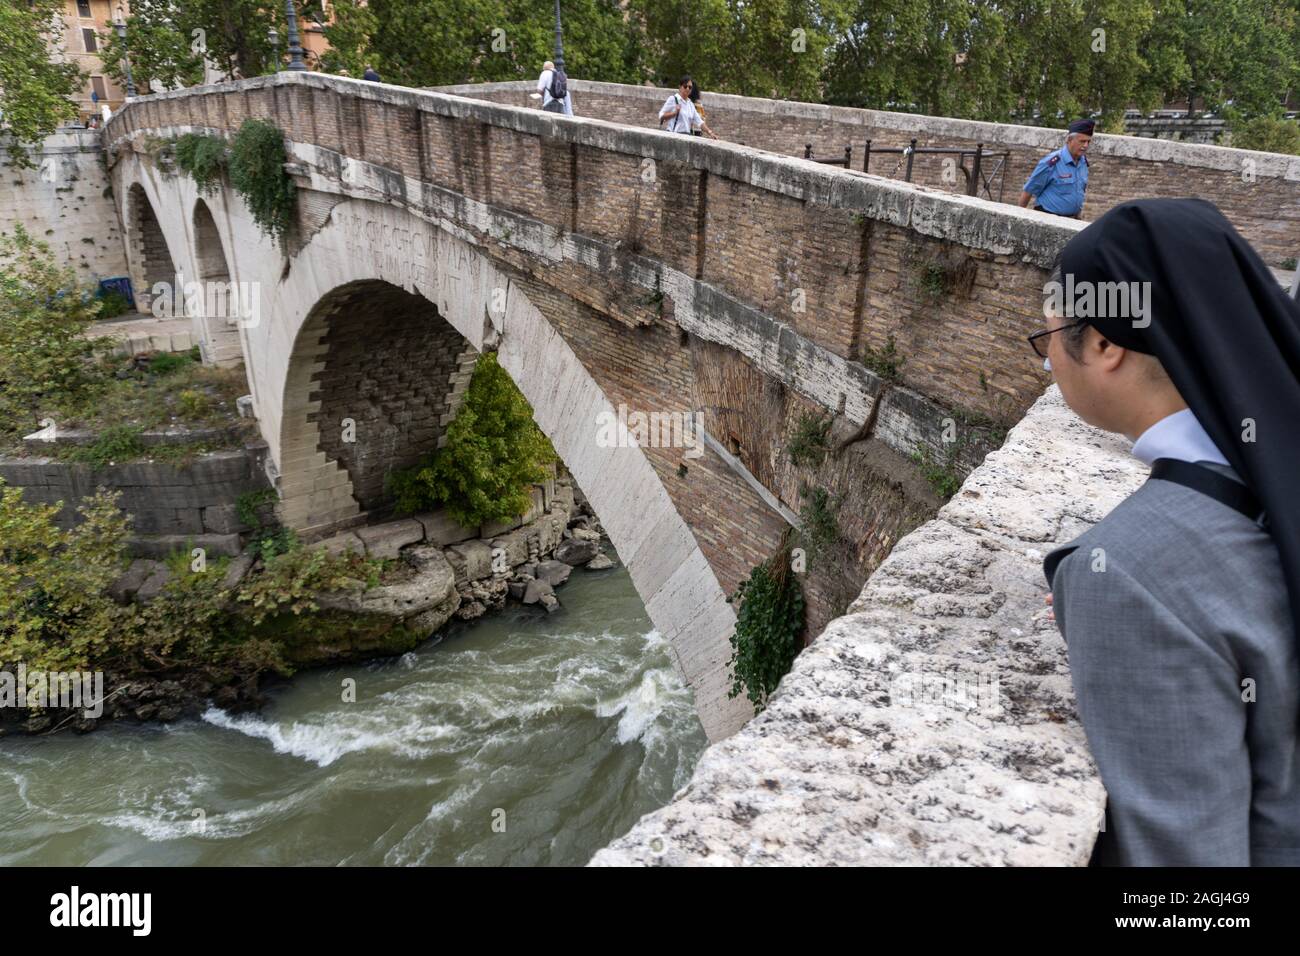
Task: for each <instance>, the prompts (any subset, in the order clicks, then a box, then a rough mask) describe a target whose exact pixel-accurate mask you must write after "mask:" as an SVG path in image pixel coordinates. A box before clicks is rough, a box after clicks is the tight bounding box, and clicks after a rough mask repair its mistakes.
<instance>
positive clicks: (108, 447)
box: [67, 425, 145, 471]
mask: <svg viewBox="0 0 1300 956" xmlns="http://www.w3.org/2000/svg"><path fill="white" fill-rule="evenodd" d="M142 431H144V429H142V428H141V427H140V426H139V425H112V426H110V427H108V428H106V429H104V431H102V432H100V433H99V434H98V435H97V436H95V440H94V441H93V442H91V443H90V444H89V445H81V446H78V447H76V448H74V449H73V450H72V451H71V452H70V453H69V454H68V456H67V457H68V460H70V461H80V462H85V463H86V464H88V465H90V466H91V468H92V469H94V470H96V471H98V470H99V469H101V468H105V467H107V466H108V465H111V464H114V463H115V462H122V461H130V460H131V459H132V458H138V457H139V456H140V455H143V454H144V451H145V446H144V442H143V441H141V439H140V433H141V432H142Z"/></svg>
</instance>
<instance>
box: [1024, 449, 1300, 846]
mask: <svg viewBox="0 0 1300 956" xmlns="http://www.w3.org/2000/svg"><path fill="white" fill-rule="evenodd" d="M1202 464H1204V463H1202ZM1207 467H1213V468H1215V469H1216V470H1218V471H1220V472H1221V473H1223V474H1227V475H1229V476H1230V477H1234V478H1235V477H1236V475H1235V473H1234V472H1233V471H1232V470H1231V469H1229V468H1225V467H1223V466H1219V465H1209V466H1207ZM1103 569H1104V570H1103ZM1044 570H1045V572H1046V574H1047V580H1048V583H1049V584H1050V585H1051V588H1052V595H1053V605H1054V607H1055V611H1056V621H1057V626H1058V627H1059V628H1060V630H1061V634H1062V636H1063V637H1064V638H1065V640H1066V646H1067V648H1068V652H1069V658H1070V672H1071V677H1072V680H1073V682H1074V690H1075V695H1076V696H1077V698H1078V702H1079V714H1080V716H1081V717H1082V719H1083V727H1084V731H1085V732H1086V733H1087V737H1088V745H1089V748H1090V749H1091V751H1092V754H1093V757H1094V758H1095V759H1096V761H1097V766H1098V767H1099V768H1100V770H1101V779H1102V783H1103V784H1105V787H1106V792H1107V794H1108V797H1109V801H1108V806H1107V812H1106V829H1105V831H1104V832H1103V833H1102V834H1101V835H1100V837H1099V839H1098V846H1097V851H1096V853H1095V855H1094V860H1095V861H1096V862H1099V863H1115V864H1120V865H1130V866H1133V865H1136V866H1172V865H1186V866H1248V865H1255V866H1260V865H1263V866H1270V865H1271V866H1277V865H1289V866H1296V865H1300V735H1298V733H1297V726H1296V721H1297V710H1298V709H1300V660H1297V653H1296V637H1295V625H1294V623H1293V621H1292V615H1291V610H1290V606H1289V603H1288V600H1287V596H1286V586H1285V583H1284V581H1283V578H1282V571H1281V567H1280V565H1279V562H1278V555H1277V549H1276V547H1275V546H1274V545H1273V542H1272V539H1271V538H1269V536H1268V535H1267V533H1266V532H1265V531H1264V530H1262V529H1261V528H1260V527H1259V526H1258V525H1257V524H1256V523H1255V522H1253V521H1251V520H1250V519H1249V518H1247V517H1245V516H1244V515H1241V514H1239V513H1238V512H1236V511H1233V510H1232V509H1231V508H1228V507H1227V506H1225V505H1223V504H1220V503H1219V502H1218V501H1215V500H1214V499H1213V498H1210V497H1208V496H1206V495H1203V494H1201V493H1200V492H1198V491H1193V490H1191V489H1190V488H1184V487H1183V486H1181V485H1176V484H1173V483H1171V482H1167V481H1148V482H1147V483H1146V484H1144V485H1143V486H1142V487H1141V488H1140V489H1138V491H1136V492H1135V493H1134V494H1133V495H1131V496H1130V497H1129V498H1127V499H1126V500H1125V501H1123V502H1122V503H1121V504H1120V505H1119V507H1117V508H1116V509H1115V510H1114V511H1112V512H1111V513H1110V514H1109V515H1107V516H1106V517H1105V518H1104V519H1103V520H1102V521H1100V522H1098V523H1097V524H1096V525H1095V526H1094V527H1093V528H1092V529H1091V530H1089V531H1088V532H1086V533H1085V534H1083V535H1081V536H1080V537H1078V538H1076V539H1075V540H1074V541H1072V542H1071V543H1070V544H1069V545H1067V546H1065V547H1063V548H1058V549H1057V550H1055V551H1053V552H1052V553H1051V554H1049V555H1048V556H1047V559H1046V561H1045V562H1044ZM1251 681H1253V697H1254V700H1253V702H1248V701H1249V698H1250V697H1251V692H1250V687H1251V685H1250V683H1249V682H1251ZM1243 697H1245V698H1246V700H1243Z"/></svg>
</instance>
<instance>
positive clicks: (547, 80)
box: [537, 60, 573, 116]
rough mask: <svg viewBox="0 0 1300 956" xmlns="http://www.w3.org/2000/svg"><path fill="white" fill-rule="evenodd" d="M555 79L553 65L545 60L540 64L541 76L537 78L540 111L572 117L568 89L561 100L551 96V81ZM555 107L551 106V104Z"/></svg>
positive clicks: (570, 97) (571, 102)
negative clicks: (540, 103) (540, 102)
mask: <svg viewBox="0 0 1300 956" xmlns="http://www.w3.org/2000/svg"><path fill="white" fill-rule="evenodd" d="M554 78H555V64H554V63H552V62H551V61H550V60H547V61H546V62H545V63H543V64H542V75H541V76H539V77H538V78H537V92H538V93H541V94H542V109H544V110H546V111H547V112H548V113H563V114H564V115H565V116H572V115H573V97H572V96H571V95H570V93H569V91H568V89H567V88H566V89H565V91H564V97H563V99H560V100H557V99H556V98H555V97H554V96H552V95H551V86H552V81H553V80H554ZM552 103H554V104H555V105H554V106H552V105H551V104H552Z"/></svg>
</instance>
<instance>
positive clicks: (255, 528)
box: [235, 488, 300, 561]
mask: <svg viewBox="0 0 1300 956" xmlns="http://www.w3.org/2000/svg"><path fill="white" fill-rule="evenodd" d="M279 501H280V496H279V495H278V494H276V492H275V489H274V488H260V489H258V490H257V491H246V492H244V493H243V494H242V495H240V496H239V497H238V498H237V499H236V500H235V511H236V513H237V514H238V515H239V520H240V521H242V522H243V523H244V524H246V525H247V526H248V527H249V528H250V529H251V530H250V532H249V538H250V539H251V543H250V544H249V546H248V547H249V551H250V552H251V553H252V554H253V555H254V557H260V558H261V559H262V560H263V561H266V560H269V559H270V558H274V557H276V556H278V555H283V554H288V553H289V552H290V551H294V550H296V549H297V548H299V546H300V543H299V541H298V536H297V535H296V534H294V533H293V531H292V530H291V529H289V528H286V527H284V526H282V525H281V524H280V523H279V521H278V520H276V518H275V514H274V511H273V510H272V509H273V506H274V505H276V504H278V503H279Z"/></svg>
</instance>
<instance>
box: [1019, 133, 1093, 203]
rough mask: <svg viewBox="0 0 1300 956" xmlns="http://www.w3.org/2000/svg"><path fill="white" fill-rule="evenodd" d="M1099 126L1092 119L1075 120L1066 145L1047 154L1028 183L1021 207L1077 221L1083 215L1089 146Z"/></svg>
mask: <svg viewBox="0 0 1300 956" xmlns="http://www.w3.org/2000/svg"><path fill="white" fill-rule="evenodd" d="M1095 126H1096V123H1094V122H1093V121H1092V120H1090V119H1081V120H1075V121H1074V122H1073V123H1071V124H1070V131H1069V134H1068V135H1067V136H1066V137H1065V145H1064V146H1062V147H1061V148H1060V149H1058V150H1057V151H1056V152H1054V153H1048V154H1047V155H1046V156H1044V157H1043V158H1042V159H1040V160H1039V161H1038V165H1037V166H1035V167H1034V171H1033V172H1032V173H1030V174H1029V178H1028V179H1027V180H1025V188H1024V191H1023V192H1021V194H1020V205H1021V206H1028V205H1029V204H1030V202H1031V201H1032V202H1033V204H1034V205H1033V208H1034V209H1036V210H1037V211H1039V212H1050V213H1052V214H1053V215H1056V216H1069V217H1070V218H1072V219H1078V218H1079V214H1080V213H1082V212H1083V197H1084V193H1085V192H1087V190H1088V157H1087V152H1088V144H1089V143H1090V142H1092V131H1093V128H1094V127H1095Z"/></svg>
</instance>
